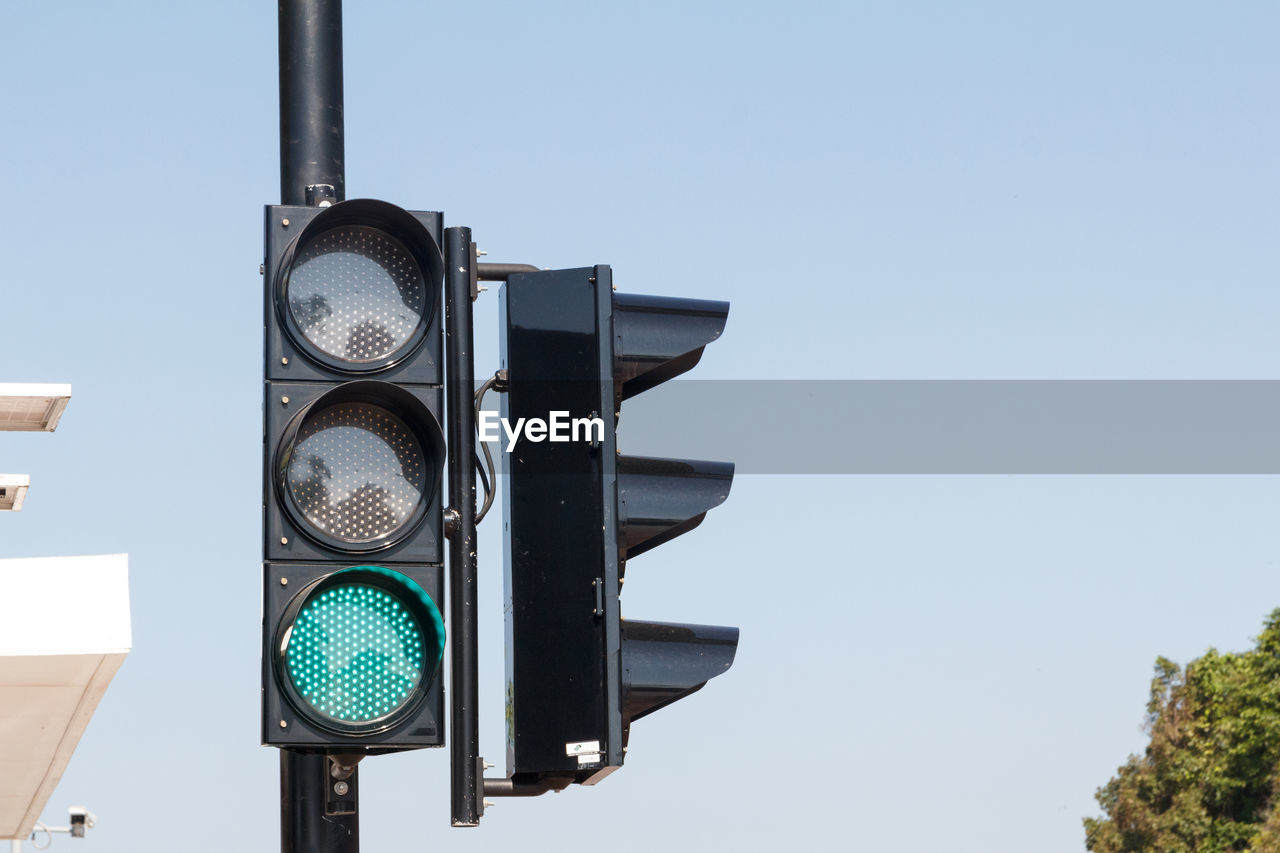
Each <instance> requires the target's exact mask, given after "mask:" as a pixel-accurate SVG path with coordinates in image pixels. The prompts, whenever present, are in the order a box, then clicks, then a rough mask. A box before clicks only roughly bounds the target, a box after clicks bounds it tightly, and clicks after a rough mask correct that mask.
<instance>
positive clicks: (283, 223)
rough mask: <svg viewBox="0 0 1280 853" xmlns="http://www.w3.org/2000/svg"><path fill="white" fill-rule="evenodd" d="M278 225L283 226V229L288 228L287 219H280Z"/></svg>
mask: <svg viewBox="0 0 1280 853" xmlns="http://www.w3.org/2000/svg"><path fill="white" fill-rule="evenodd" d="M280 224H281V225H283V226H284V227H285V228H288V227H289V220H287V219H281V220H280Z"/></svg>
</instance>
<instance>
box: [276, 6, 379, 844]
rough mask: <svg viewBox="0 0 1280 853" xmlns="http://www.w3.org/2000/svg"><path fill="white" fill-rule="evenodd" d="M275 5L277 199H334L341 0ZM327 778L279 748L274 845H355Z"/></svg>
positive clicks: (352, 790)
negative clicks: (277, 50) (277, 830)
mask: <svg viewBox="0 0 1280 853" xmlns="http://www.w3.org/2000/svg"><path fill="white" fill-rule="evenodd" d="M278 13H279V29H280V196H281V203H282V204H297V205H302V204H307V205H320V204H324V203H332V202H336V201H341V200H342V199H343V198H345V197H346V179H345V176H344V174H343V157H344V152H343V122H342V0H279V3H278ZM357 772H358V771H357ZM333 781H334V780H332V779H331V778H330V776H329V759H328V758H327V757H326V756H324V755H312V754H306V753H300V752H295V751H293V750H290V749H281V750H280V850H281V853H359V850H360V819H359V814H358V809H357V796H358V794H357V792H358V791H359V788H358V786H357V785H356V784H355V783H356V778H355V776H354V775H352V776H351V778H350V779H348V780H346V781H347V789H348V793H347V795H346V800H345V802H344V803H343V804H342V807H341V808H340V809H334V808H331V807H330V804H329V797H328V794H329V789H330V786H331V785H332V784H333ZM335 812H336V813H335Z"/></svg>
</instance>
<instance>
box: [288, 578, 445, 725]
mask: <svg viewBox="0 0 1280 853" xmlns="http://www.w3.org/2000/svg"><path fill="white" fill-rule="evenodd" d="M284 655H285V664H286V667H287V671H288V677H289V680H290V682H292V684H293V687H294V689H295V691H296V692H297V695H298V697H299V698H301V699H302V701H303V702H304V703H305V704H307V705H309V706H310V708H311V710H312V711H314V713H316V714H318V715H319V716H320V717H321V718H322V719H326V720H330V721H334V722H337V723H343V724H348V725H358V724H361V723H369V722H371V721H374V720H381V719H383V718H385V717H388V716H390V715H392V714H394V713H395V712H396V711H398V710H399V709H401V708H402V707H404V706H405V705H406V704H407V703H408V702H409V700H410V699H411V698H412V697H413V695H414V691H415V690H416V689H417V688H418V687H419V686H420V685H421V683H422V678H423V672H424V669H425V665H426V662H427V661H426V651H425V644H424V640H423V633H422V626H421V625H419V624H418V620H417V619H416V618H414V615H413V614H412V613H411V612H410V610H409V608H408V607H407V606H406V605H405V603H404V602H403V601H401V600H400V599H398V598H397V597H396V596H394V595H392V594H391V593H389V592H388V591H387V590H385V589H382V588H380V587H378V586H373V585H370V584H367V583H359V582H354V583H346V584H339V585H336V586H331V587H329V588H328V589H326V590H324V591H323V592H321V593H320V594H319V595H316V596H315V597H313V598H311V599H310V600H309V601H307V602H306V603H305V604H304V605H303V606H302V608H301V609H300V610H299V611H298V615H297V617H296V618H295V619H294V621H293V626H292V628H291V629H290V631H289V634H288V636H287V638H286V640H285V648H284Z"/></svg>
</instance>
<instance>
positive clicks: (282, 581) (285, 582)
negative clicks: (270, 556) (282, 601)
mask: <svg viewBox="0 0 1280 853" xmlns="http://www.w3.org/2000/svg"><path fill="white" fill-rule="evenodd" d="M288 585H289V579H288V578H280V586H288Z"/></svg>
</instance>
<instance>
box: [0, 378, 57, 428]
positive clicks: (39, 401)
mask: <svg viewBox="0 0 1280 853" xmlns="http://www.w3.org/2000/svg"><path fill="white" fill-rule="evenodd" d="M70 400H71V386H70V385H42V384H37V383H30V382H0V430H2V431H10V430H17V431H23V432H32V431H34V432H41V431H43V432H53V431H54V430H55V429H56V428H57V426H58V419H59V418H61V417H62V410H63V409H65V408H66V407H67V403H68V402H69V401H70Z"/></svg>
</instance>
